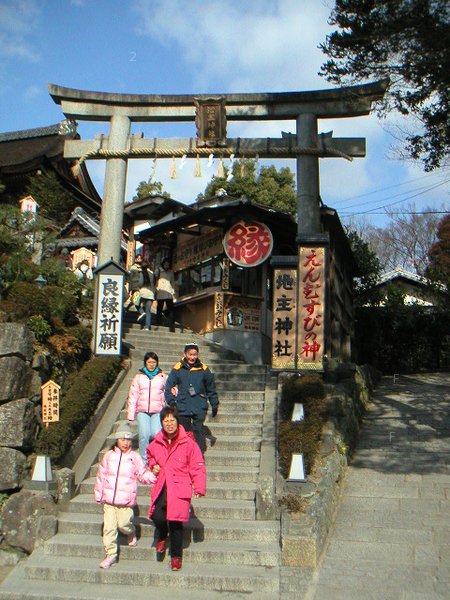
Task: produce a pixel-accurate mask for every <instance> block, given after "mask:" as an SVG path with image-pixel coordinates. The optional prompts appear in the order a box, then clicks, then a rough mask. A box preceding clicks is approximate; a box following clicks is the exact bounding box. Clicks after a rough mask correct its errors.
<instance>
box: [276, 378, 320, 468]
mask: <svg viewBox="0 0 450 600" xmlns="http://www.w3.org/2000/svg"><path fill="white" fill-rule="evenodd" d="M295 403H301V404H303V411H304V415H305V417H304V419H303V421H300V422H295V423H293V422H291V417H292V410H293V408H294V404H295ZM280 419H281V422H280V425H279V428H278V456H279V467H280V471H281V474H282V475H283V477H285V478H286V477H288V475H289V469H290V466H291V458H292V454H303V463H304V467H305V473H306V474H309V473H311V471H312V469H313V467H314V464H315V461H316V458H317V455H318V452H319V449H320V439H321V434H322V427H323V425H324V422H325V420H326V410H325V387H324V384H323V381H322V379H321V377H320V376H318V375H316V374H308V375H304V376H301V377H299V376H298V375H292V376H291V377H289V378H288V379H286V381H285V382H284V383H283V386H282V398H281V404H280Z"/></svg>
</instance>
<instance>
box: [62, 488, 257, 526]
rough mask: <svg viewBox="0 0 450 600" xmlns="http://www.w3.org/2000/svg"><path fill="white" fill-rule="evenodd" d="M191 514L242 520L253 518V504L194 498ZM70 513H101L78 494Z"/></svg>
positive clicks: (90, 498) (142, 511) (145, 505)
mask: <svg viewBox="0 0 450 600" xmlns="http://www.w3.org/2000/svg"><path fill="white" fill-rule="evenodd" d="M192 506H193V512H194V514H195V516H196V517H197V518H198V519H213V518H215V519H242V520H250V519H254V518H255V503H254V502H251V501H248V500H227V501H226V503H224V502H223V500H220V499H219V500H218V499H215V498H208V497H205V498H196V499H194V500H193V502H192ZM147 509H148V500H147V498H144V503H143V505H140V506H139V511H140V514H145V515H146V514H147ZM70 510H71V511H72V512H82V513H88V512H98V513H101V512H102V511H103V508H102V506H100V505H99V504H96V503H95V502H94V498H93V496H92V494H79V495H78V496H76V497H75V498H73V499H72V500H71V501H70Z"/></svg>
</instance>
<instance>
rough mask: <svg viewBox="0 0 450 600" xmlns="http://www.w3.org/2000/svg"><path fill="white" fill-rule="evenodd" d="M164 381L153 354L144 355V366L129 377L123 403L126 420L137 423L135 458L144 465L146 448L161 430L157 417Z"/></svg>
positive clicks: (163, 404)
mask: <svg viewBox="0 0 450 600" xmlns="http://www.w3.org/2000/svg"><path fill="white" fill-rule="evenodd" d="M166 381H167V375H166V374H165V373H163V371H162V370H161V369H160V368H159V358H158V355H157V354H156V353H155V352H146V353H145V355H144V366H143V367H142V369H139V372H138V373H137V374H136V375H135V376H134V377H133V380H132V382H131V385H130V390H129V392H128V400H127V419H128V421H134V420H135V419H137V425H138V435H139V454H140V455H141V457H142V460H143V461H144V462H145V463H146V462H147V455H146V453H145V450H146V448H147V445H148V443H149V442H150V441H151V440H152V439H153V438H154V437H155V435H156V434H157V433H158V431H160V429H161V421H160V419H159V413H160V412H161V410H162V409H163V408H164V406H165V404H166V402H165V399H164V388H165V385H166Z"/></svg>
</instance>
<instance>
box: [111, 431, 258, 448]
mask: <svg viewBox="0 0 450 600" xmlns="http://www.w3.org/2000/svg"><path fill="white" fill-rule="evenodd" d="M114 442H115V437H114V435H113V434H111V435H109V436H108V437H107V438H106V448H111V446H112V445H113V444H114ZM260 446H261V437H250V436H243V437H241V436H231V435H230V436H227V437H217V438H216V441H215V442H214V447H215V448H217V449H220V450H227V449H229V450H240V451H241V452H248V451H250V452H251V451H258V450H259V448H260Z"/></svg>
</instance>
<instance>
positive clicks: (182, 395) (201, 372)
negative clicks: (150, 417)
mask: <svg viewBox="0 0 450 600" xmlns="http://www.w3.org/2000/svg"><path fill="white" fill-rule="evenodd" d="M174 387H175V388H177V395H176V396H174V395H173V394H172V388H174ZM164 396H165V399H166V402H167V404H169V405H171V404H176V406H177V410H178V418H179V422H180V423H181V425H183V427H184V429H185V430H186V431H192V432H193V434H194V437H195V439H196V441H197V444H198V445H199V447H200V450H201V451H202V453H204V452H205V449H206V444H205V435H204V432H203V423H204V422H205V418H206V413H207V411H208V402H209V403H210V405H211V411H212V412H211V415H212V417H215V416H216V415H217V410H218V407H219V400H218V398H217V391H216V383H215V381H214V375H213V373H211V371H210V370H209V368H208V367H207V366H206V365H205V364H204V363H203V362H202V361H201V360H200V359H199V357H198V346H197V344H194V343H192V344H186V345H185V347H184V353H183V358H182V359H181V361H180V362H178V363H177V364H176V365H174V367H173V369H172V370H171V371H170V373H169V376H168V378H167V382H166V389H165V392H164Z"/></svg>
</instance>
